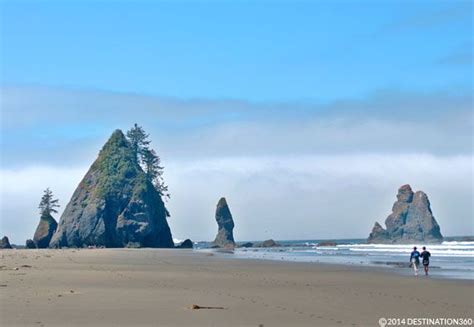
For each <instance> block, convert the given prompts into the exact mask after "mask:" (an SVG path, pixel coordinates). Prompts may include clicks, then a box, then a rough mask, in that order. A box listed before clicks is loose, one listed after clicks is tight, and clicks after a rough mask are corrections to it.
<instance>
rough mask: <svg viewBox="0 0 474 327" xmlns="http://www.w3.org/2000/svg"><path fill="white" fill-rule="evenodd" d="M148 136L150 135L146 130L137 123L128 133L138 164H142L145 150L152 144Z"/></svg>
mask: <svg viewBox="0 0 474 327" xmlns="http://www.w3.org/2000/svg"><path fill="white" fill-rule="evenodd" d="M148 136H149V135H148V134H147V133H145V130H144V129H143V128H142V127H141V126H138V125H137V123H135V124H134V125H133V127H132V128H131V129H130V130H129V131H127V138H128V140H129V141H130V144H131V146H132V150H133V153H134V154H135V157H136V158H137V161H138V162H140V159H141V156H142V154H143V150H144V149H145V148H147V147H148V145H149V144H150V141H149V140H148Z"/></svg>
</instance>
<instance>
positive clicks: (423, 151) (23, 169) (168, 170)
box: [0, 86, 474, 244]
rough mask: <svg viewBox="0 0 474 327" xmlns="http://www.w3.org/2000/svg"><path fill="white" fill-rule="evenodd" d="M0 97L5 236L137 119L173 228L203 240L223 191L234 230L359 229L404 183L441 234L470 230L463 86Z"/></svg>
mask: <svg viewBox="0 0 474 327" xmlns="http://www.w3.org/2000/svg"><path fill="white" fill-rule="evenodd" d="M1 95H2V100H1V101H2V119H1V126H2V142H1V150H2V154H3V156H2V158H1V160H2V162H1V164H2V165H1V170H0V177H1V179H2V181H4V182H3V183H2V185H1V190H0V192H1V198H0V199H1V202H2V203H1V212H0V214H1V216H2V220H1V231H2V232H3V233H7V232H8V235H9V236H10V239H11V241H12V243H17V244H24V241H25V239H26V238H30V237H31V235H32V233H33V232H34V229H35V227H36V224H37V220H38V219H39V215H38V212H37V204H38V202H39V198H40V196H41V192H42V190H44V188H46V187H48V186H49V187H51V189H52V190H53V191H54V193H55V195H56V196H57V197H58V198H59V199H60V204H61V205H62V207H61V208H60V212H59V213H61V211H62V210H63V209H64V207H65V206H66V204H67V202H68V201H69V199H70V197H71V195H72V192H73V191H74V189H75V188H76V186H77V185H78V183H79V181H80V180H81V179H82V177H83V176H84V174H85V173H86V171H87V169H88V167H89V165H90V164H92V162H93V161H94V160H95V158H96V157H97V154H98V152H99V150H100V148H101V146H102V144H103V143H104V142H105V140H106V139H107V138H108V137H109V136H110V134H111V133H112V131H113V130H114V129H116V128H121V129H123V130H127V129H128V128H130V127H131V125H132V124H133V123H134V122H137V123H139V124H141V125H143V127H144V128H145V130H146V131H147V132H148V133H150V135H151V140H152V146H153V147H154V148H155V149H156V150H157V152H158V154H159V155H160V156H161V158H162V163H163V165H164V166H165V174H164V177H165V180H166V182H167V183H168V185H169V188H170V192H171V200H170V201H169V202H168V203H167V207H168V208H169V210H170V212H171V215H172V216H171V218H170V219H169V223H170V226H171V229H172V232H173V236H174V237H176V238H180V239H184V238H191V239H193V240H211V239H213V238H214V236H215V232H216V225H215V220H214V210H215V205H216V203H217V200H218V199H219V198H220V197H221V196H225V197H226V198H227V200H228V202H229V206H230V209H231V211H232V214H233V216H234V220H235V223H236V227H235V231H234V232H235V237H236V240H237V241H239V240H242V239H266V238H274V239H314V238H353V237H357V238H365V237H367V236H368V234H369V232H370V230H371V228H372V226H373V224H374V222H375V221H376V220H377V221H379V222H383V221H384V220H385V218H386V216H387V215H388V214H389V213H390V211H391V207H392V204H393V202H394V201H395V195H396V190H397V189H398V187H399V186H400V185H403V184H406V183H409V184H410V185H412V187H413V189H414V190H415V191H416V190H423V191H424V192H426V193H427V194H428V197H429V199H430V201H431V205H432V209H433V213H434V216H435V218H436V220H437V221H438V222H439V224H440V226H441V232H442V233H443V235H447V236H451V235H465V234H474V226H473V224H472V217H473V216H474V209H473V207H472V198H473V171H472V166H473V154H472V129H473V120H472V107H471V103H472V97H471V96H470V95H469V93H463V92H462V91H457V92H453V91H452V90H444V91H442V92H436V93H422V92H404V91H400V90H384V91H379V92H376V93H373V94H371V95H369V96H367V97H366V98H364V99H347V100H340V101H333V102H327V103H317V102H314V101H313V102H311V101H306V102H305V101H300V102H295V101H293V102H291V101H290V102H286V103H283V102H281V103H272V102H267V103H265V102H263V103H257V102H248V101H240V100H225V99H224V100H215V99H173V98H162V97H155V96H150V95H140V94H127V93H119V92H109V91H99V90H87V89H74V88H55V87H34V86H7V87H2V88H1ZM105 109H107V110H105ZM428 109H429V110H428ZM6 136H8V137H6ZM55 217H56V219H59V214H58V215H56V216H55ZM355 222H356V223H355ZM190 224H192V225H193V228H192V229H190V228H189V225H190Z"/></svg>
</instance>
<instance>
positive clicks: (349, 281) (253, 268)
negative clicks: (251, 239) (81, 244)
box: [0, 249, 474, 326]
mask: <svg viewBox="0 0 474 327" xmlns="http://www.w3.org/2000/svg"><path fill="white" fill-rule="evenodd" d="M0 256H1V258H2V260H1V264H0V265H1V270H0V277H1V281H0V285H1V286H0V296H1V298H0V299H1V307H0V308H1V311H0V314H1V316H0V323H1V326H24V325H27V326H378V320H379V318H380V317H399V318H403V317H405V318H408V317H421V318H423V317H435V318H442V317H456V318H457V317H473V316H474V292H473V291H474V288H473V286H474V283H473V282H470V281H454V280H435V279H430V278H425V277H418V278H415V277H407V276H398V275H395V274H391V273H384V272H381V271H371V270H370V269H368V268H354V267H346V266H335V265H334V266H332V265H320V264H302V263H283V262H271V261H258V260H238V259H229V258H223V257H221V256H218V255H209V254H206V253H202V252H193V251H192V250H155V249H94V250H87V249H81V250H72V249H68V250H3V251H0ZM24 265H27V266H24ZM29 266H31V267H29ZM193 304H196V305H199V306H210V307H213V306H217V307H223V308H224V309H200V310H193V309H191V307H192V305H193Z"/></svg>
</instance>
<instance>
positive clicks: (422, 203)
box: [367, 185, 443, 243]
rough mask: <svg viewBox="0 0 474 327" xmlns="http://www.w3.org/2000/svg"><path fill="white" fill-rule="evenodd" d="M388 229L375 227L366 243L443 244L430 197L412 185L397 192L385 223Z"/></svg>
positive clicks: (379, 226) (376, 224)
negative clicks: (413, 189) (414, 190)
mask: <svg viewBox="0 0 474 327" xmlns="http://www.w3.org/2000/svg"><path fill="white" fill-rule="evenodd" d="M385 225H386V226H387V229H384V228H383V227H382V226H381V225H380V224H379V223H375V225H374V227H373V229H372V232H371V233H370V235H369V238H368V239H367V242H369V243H413V242H423V243H439V242H441V241H442V240H443V236H442V235H441V232H440V228H439V225H438V223H437V222H436V219H435V218H434V216H433V213H432V212H431V206H430V201H429V200H428V196H427V195H426V194H425V193H424V192H422V191H417V192H416V193H413V191H412V189H411V187H410V185H403V186H401V187H400V189H399V190H398V194H397V201H396V202H395V203H394V204H393V208H392V213H391V214H390V215H389V216H388V217H387V219H386V220H385Z"/></svg>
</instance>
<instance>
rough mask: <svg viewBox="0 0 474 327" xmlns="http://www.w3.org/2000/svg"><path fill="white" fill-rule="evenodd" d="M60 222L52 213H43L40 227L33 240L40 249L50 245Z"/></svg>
mask: <svg viewBox="0 0 474 327" xmlns="http://www.w3.org/2000/svg"><path fill="white" fill-rule="evenodd" d="M57 227H58V223H57V222H56V220H55V219H54V218H53V217H52V216H51V215H50V214H42V215H41V218H40V221H39V224H38V227H37V228H36V232H35V235H34V236H33V241H34V242H35V244H36V247H37V248H38V249H45V248H47V247H49V242H50V241H51V238H52V237H53V235H54V233H55V232H56V228H57Z"/></svg>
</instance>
